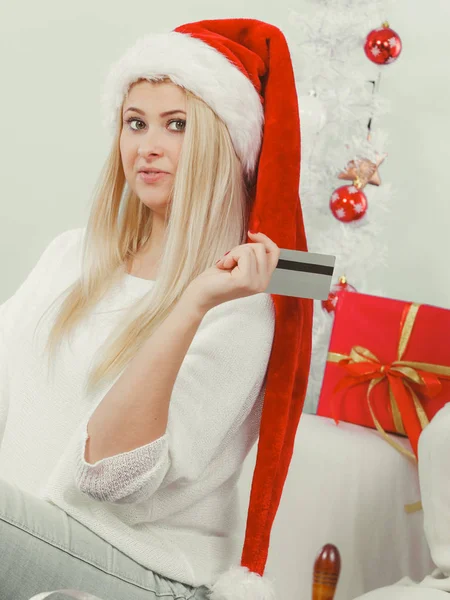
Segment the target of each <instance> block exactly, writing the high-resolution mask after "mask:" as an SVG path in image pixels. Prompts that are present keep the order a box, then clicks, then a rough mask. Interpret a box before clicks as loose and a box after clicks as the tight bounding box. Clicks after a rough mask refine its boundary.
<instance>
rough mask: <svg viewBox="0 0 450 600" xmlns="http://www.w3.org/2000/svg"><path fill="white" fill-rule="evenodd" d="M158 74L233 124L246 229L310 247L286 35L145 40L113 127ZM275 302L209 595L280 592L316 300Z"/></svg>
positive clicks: (182, 30) (120, 93) (256, 27)
mask: <svg viewBox="0 0 450 600" xmlns="http://www.w3.org/2000/svg"><path fill="white" fill-rule="evenodd" d="M158 76H159V78H161V77H162V76H168V77H169V78H170V79H171V81H173V83H175V84H177V85H179V86H182V87H183V88H185V89H188V90H190V91H191V92H193V93H194V94H196V95H197V96H199V97H200V98H202V99H203V100H204V101H205V102H206V103H207V104H208V105H209V106H210V107H211V108H212V109H213V111H214V112H215V113H216V114H217V115H218V116H219V117H220V118H221V119H222V120H223V121H224V123H225V124H226V125H227V127H228V130H229V133H230V136H231V139H232V142H233V145H234V148H235V150H236V154H237V155H238V156H239V158H240V160H241V162H242V164H243V166H244V169H245V173H246V175H247V176H248V177H250V178H251V177H252V176H256V177H255V179H254V186H253V188H252V192H251V202H252V209H251V213H250V220H249V228H250V229H251V230H254V231H262V232H263V233H265V234H266V235H268V236H269V237H270V238H271V239H272V240H273V241H274V242H275V243H276V244H277V245H278V246H279V247H280V248H287V249H292V250H304V251H306V250H307V245H306V237H305V229H304V224H303V216H302V210H301V206H300V199H299V183H300V123H299V110H298V102H297V93H296V87H295V79H294V74H293V68H292V63H291V58H290V53H289V49H288V45H287V42H286V39H285V37H284V35H283V33H282V32H281V31H280V30H279V29H278V28H277V27H275V26H273V25H269V24H268V23H264V22H262V21H257V20H255V19H219V20H205V21H198V22H196V23H189V24H186V25H182V26H180V27H177V28H176V29H175V30H174V31H171V32H169V33H161V34H153V35H148V36H145V37H142V38H140V39H139V40H138V41H137V42H136V44H135V45H134V46H133V47H132V48H130V49H129V50H127V52H126V53H125V55H124V56H123V57H122V58H121V59H120V60H119V61H118V62H117V63H116V64H115V65H113V67H112V68H111V70H110V72H109V75H108V77H107V80H106V85H105V91H104V94H103V97H102V104H103V111H104V112H103V114H104V123H105V125H107V126H109V127H110V128H111V130H112V132H114V131H115V128H116V127H117V124H118V122H119V121H118V120H119V119H120V109H121V106H122V103H123V100H124V97H125V95H126V94H127V92H128V90H129V87H130V85H131V84H132V83H133V82H135V81H136V80H138V79H141V78H142V79H145V78H146V79H148V80H155V79H158ZM249 241H250V240H249ZM272 299H273V302H274V306H275V334H274V340H273V346H272V353H271V356H270V360H269V364H268V367H267V379H266V391H265V399H264V406H263V411H262V417H261V426H260V435H259V443H258V452H257V459H256V465H255V470H254V474H253V482H252V489H251V495H250V503H249V508H248V515H247V528H246V533H245V542H244V548H243V552H242V558H241V565H240V566H233V567H231V569H230V570H228V571H226V572H225V573H223V574H222V575H221V576H220V577H219V578H218V580H217V581H216V582H214V583H213V584H211V585H210V586H209V587H210V589H211V590H212V591H211V595H210V598H211V600H231V599H232V600H241V599H242V600H243V599H244V598H245V600H271V599H272V598H274V592H273V587H272V583H271V582H270V581H268V579H267V578H264V577H263V574H264V569H265V565H266V560H267V555H268V549H269V542H270V532H271V527H272V523H273V521H274V518H275V515H276V512H277V509H278V505H279V503H280V499H281V494H282V491H283V487H284V482H285V479H286V476H287V473H288V470H289V464H290V461H291V457H292V453H293V448H294V441H295V434H296V431H297V427H298V423H299V419H300V415H301V412H302V410H303V404H304V400H305V394H306V388H307V381H308V375H309V368H310V359H311V334H312V314H313V303H312V300H309V299H301V298H294V297H288V296H278V295H272Z"/></svg>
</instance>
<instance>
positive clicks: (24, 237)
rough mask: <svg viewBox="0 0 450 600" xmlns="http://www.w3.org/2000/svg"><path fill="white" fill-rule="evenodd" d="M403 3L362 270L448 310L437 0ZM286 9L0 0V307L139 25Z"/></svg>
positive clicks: (289, 534) (38, 241)
mask: <svg viewBox="0 0 450 600" xmlns="http://www.w3.org/2000/svg"><path fill="white" fill-rule="evenodd" d="M413 4H414V6H412V3H411V0H410V1H407V0H398V1H396V2H393V1H390V2H386V16H387V18H388V19H389V21H390V23H391V25H392V27H393V28H394V29H396V30H397V31H398V32H399V33H400V35H401V37H402V40H403V44H404V50H403V55H402V56H401V58H400V60H401V68H400V63H398V65H397V67H396V68H395V71H394V70H392V71H389V69H386V71H384V73H383V78H382V82H381V87H380V92H381V93H383V94H384V95H385V96H386V97H387V98H389V100H390V102H391V106H392V111H391V113H390V114H388V115H387V116H384V117H383V118H382V119H381V121H380V122H379V124H378V125H379V126H380V127H383V128H386V129H387V130H388V131H389V133H390V136H391V144H390V150H389V158H388V160H387V161H386V162H385V163H384V165H383V166H382V171H381V174H382V178H383V180H384V181H389V182H391V183H392V184H393V186H394V189H395V192H396V193H395V196H394V199H393V206H392V207H391V208H392V211H391V213H390V215H389V217H388V222H387V223H386V240H385V241H386V243H387V244H388V245H389V256H390V263H389V266H388V268H387V269H385V270H384V271H382V272H379V273H378V274H376V275H375V276H376V277H378V278H379V280H378V281H374V284H373V287H374V288H380V289H383V290H384V294H385V295H387V296H391V297H396V298H401V299H408V300H415V301H418V302H426V303H430V304H436V305H439V306H444V307H447V308H450V279H449V267H448V260H449V249H450V242H449V227H450V201H449V199H448V192H447V187H448V172H449V167H448V160H449V156H450V141H449V139H450V136H449V133H450V114H449V104H450V103H449V87H450V85H449V76H448V56H449V54H450V37H449V36H448V23H449V22H450V4H449V3H446V2H442V1H439V0H429V1H428V2H426V3H422V2H418V1H417V2H416V1H415V0H414V2H413ZM290 7H292V8H293V9H294V10H296V11H299V12H301V10H302V5H301V2H297V3H288V1H287V0H277V1H276V2H275V1H271V0H269V1H267V2H264V3H260V2H256V0H247V1H246V2H245V3H243V2H242V0H227V2H219V1H218V0H208V1H207V2H206V1H204V0H203V1H200V0H191V1H190V2H189V3H186V2H182V1H181V0H175V1H173V2H170V3H163V2H161V3H153V2H148V1H146V2H142V1H137V0H135V1H134V2H131V3H123V2H118V1H113V2H111V1H108V2H107V1H106V0H97V1H96V2H92V1H91V0H89V1H88V0H79V1H78V2H77V3H64V2H63V3H61V2H59V1H58V2H57V1H56V0H41V1H40V2H39V3H36V2H32V1H31V0H25V1H24V2H21V3H11V2H10V3H8V4H6V3H4V4H3V5H2V6H1V8H0V65H1V72H2V80H3V85H2V94H1V95H0V114H1V118H0V165H1V166H0V175H1V182H2V192H1V199H0V211H1V221H0V223H1V236H0V251H1V252H2V255H3V260H2V264H3V270H2V280H1V284H0V302H3V301H5V300H6V299H7V298H9V297H10V296H11V295H12V294H13V293H14V291H15V290H16V289H17V288H18V286H19V285H20V284H21V283H22V281H23V280H24V279H25V277H26V276H27V274H28V273H29V272H30V270H31V268H32V267H33V266H34V264H35V263H36V261H37V259H38V257H39V255H40V254H41V253H42V251H43V250H44V248H45V246H46V245H47V244H48V243H49V242H50V241H51V240H52V239H53V238H54V237H55V236H56V235H57V234H58V233H60V232H62V231H64V230H66V229H70V228H74V227H81V226H84V225H85V223H86V221H87V217H88V213H89V209H90V201H91V193H92V187H93V185H94V182H95V181H96V179H97V176H98V173H99V170H100V168H101V166H102V164H103V161H104V159H105V157H106V154H107V152H108V146H109V141H110V138H109V135H108V134H107V133H106V132H105V131H104V130H103V129H102V126H101V116H100V106H99V97H100V93H101V89H102V84H103V79H104V76H105V75H106V72H107V69H108V66H109V64H110V63H111V62H112V61H114V60H116V59H117V58H118V56H120V54H121V53H122V52H123V51H124V50H125V48H127V47H128V46H129V45H131V44H132V43H133V41H134V40H135V38H136V37H138V36H140V35H143V34H145V33H147V32H148V31H155V32H157V31H166V30H168V29H171V28H173V27H175V26H177V25H178V24H181V23H184V22H189V21H195V20H200V19H206V18H226V17H251V18H257V19H261V20H264V21H268V22H271V23H273V24H274V25H277V26H278V27H280V28H281V29H284V28H285V27H286V28H287V27H288V11H289V8H290ZM370 25H371V26H373V27H375V26H378V25H379V23H373V24H370ZM369 28H371V27H368V29H369ZM255 455H256V447H255V451H254V452H253V453H252V454H251V456H250V457H249V459H248V461H247V463H246V465H245V469H244V476H243V478H242V482H241V485H242V490H243V496H242V510H243V514H245V513H246V510H247V502H248V490H249V487H250V481H251V474H252V470H253V466H254V458H255ZM293 471H294V470H293V469H291V471H290V481H291V483H290V485H291V486H292V485H295V484H294V482H293V479H295V476H296V475H295V472H293ZM285 502H287V501H285ZM285 505H286V504H285V503H283V501H282V503H281V506H280V509H279V511H278V515H277V519H276V521H275V527H274V531H275V536H274V544H276V545H275V547H272V549H271V554H270V555H269V562H268V569H269V572H271V573H274V574H275V576H276V577H277V579H278V580H283V579H285V581H284V582H283V581H281V583H280V585H281V586H283V585H284V586H285V589H289V587H290V583H289V582H290V581H292V580H294V579H295V577H296V573H295V569H291V570H290V571H289V572H287V571H283V568H284V567H283V564H284V560H283V554H284V555H285V556H287V554H286V553H289V556H292V553H293V552H295V546H296V544H298V543H299V542H300V540H299V539H297V537H298V536H296V533H295V523H296V521H295V515H290V514H287V513H286V512H285V511H284V510H283V507H284V506H285ZM280 540H285V541H284V542H280ZM311 568H312V564H311ZM289 600H290V598H289Z"/></svg>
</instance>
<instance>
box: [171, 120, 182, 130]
mask: <svg viewBox="0 0 450 600" xmlns="http://www.w3.org/2000/svg"><path fill="white" fill-rule="evenodd" d="M173 123H175V124H180V123H181V126H182V129H174V130H172V131H184V128H185V127H186V121H184V120H183V119H177V120H175V121H170V123H169V125H172V124H173Z"/></svg>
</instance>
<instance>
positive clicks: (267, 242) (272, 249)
mask: <svg viewBox="0 0 450 600" xmlns="http://www.w3.org/2000/svg"><path fill="white" fill-rule="evenodd" d="M248 235H249V238H250V239H251V240H253V241H254V242H261V243H262V244H264V246H265V247H266V250H267V252H268V254H269V264H270V266H271V269H272V270H273V269H275V267H276V266H277V264H278V260H279V258H280V248H279V247H278V246H277V244H275V242H274V241H273V240H271V239H270V237H269V236H267V235H265V234H264V233H261V232H257V233H251V232H250V231H249V232H248Z"/></svg>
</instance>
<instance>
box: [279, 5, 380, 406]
mask: <svg viewBox="0 0 450 600" xmlns="http://www.w3.org/2000/svg"><path fill="white" fill-rule="evenodd" d="M382 4H383V2H382V1H381V0H371V2H367V0H322V1H320V0H314V2H306V1H304V2H302V12H301V14H299V13H298V12H296V11H295V10H291V13H290V16H289V23H290V25H289V28H292V32H291V31H290V30H289V29H288V31H287V32H286V39H287V41H288V44H289V48H290V51H291V55H292V61H293V67H294V74H295V78H296V85H297V94H298V100H299V108H300V127H301V151H302V158H301V161H302V162H301V175H300V198H301V204H302V210H303V216H304V221H305V228H306V235H307V240H308V249H309V251H310V252H320V253H324V254H332V255H334V256H336V265H335V271H334V277H333V284H335V283H338V281H339V278H340V277H341V276H342V275H345V276H346V278H347V280H348V283H350V284H351V285H353V286H354V287H355V288H356V289H357V291H358V292H362V293H367V294H374V295H383V291H382V290H378V289H374V287H373V285H372V284H371V276H372V273H374V272H375V270H376V269H379V268H380V267H382V266H386V265H387V246H386V238H385V236H384V235H383V232H384V227H385V223H386V220H387V217H386V214H387V212H388V206H390V199H391V196H392V189H391V186H390V185H389V183H387V182H386V181H385V180H383V178H382V185H381V186H379V187H378V186H374V185H367V186H366V187H365V188H364V194H365V195H366V196H367V200H368V205H369V207H368V210H367V212H366V214H365V215H364V217H363V218H361V219H360V220H358V221H353V222H350V223H341V222H340V221H338V220H337V219H336V218H335V217H334V216H333V214H332V212H331V210H330V208H329V202H330V197H331V195H332V193H333V191H334V190H335V189H336V188H338V187H341V186H342V185H346V184H349V185H351V183H352V182H351V181H343V180H341V179H338V174H339V173H341V172H342V171H343V170H345V167H346V166H347V164H348V162H349V161H351V160H357V159H368V160H370V161H372V162H376V160H377V157H380V156H383V155H385V154H387V144H388V136H387V134H386V132H384V131H381V130H380V128H379V127H378V124H377V117H379V116H380V115H381V114H384V113H385V112H387V110H388V108H389V107H388V102H387V100H386V99H385V98H383V97H382V96H381V95H380V92H379V89H380V80H381V77H382V72H383V69H388V68H392V66H390V65H382V66H378V65H375V64H374V63H372V62H371V61H370V60H368V58H367V57H366V55H365V53H364V42H365V39H366V36H367V34H368V33H369V31H371V30H372V29H375V28H377V27H380V26H381V24H382V23H383V21H385V19H386V16H385V15H384V14H383V12H382V9H383V6H382ZM369 123H370V124H371V127H370V136H369V135H368V134H369V127H368V126H369ZM386 160H388V159H386ZM380 175H382V167H380ZM333 318H334V315H333V314H329V313H327V312H326V311H325V310H324V309H323V308H322V306H321V302H320V301H315V306H314V322H313V348H312V363H311V372H310V378H309V384H308V391H307V396H306V400H305V406H304V411H305V412H308V413H315V412H316V410H317V404H318V400H319V395H320V389H321V386H322V379H323V374H324V370H325V365H326V360H327V353H328V346H329V341H330V334H331V329H332V324H333Z"/></svg>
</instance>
